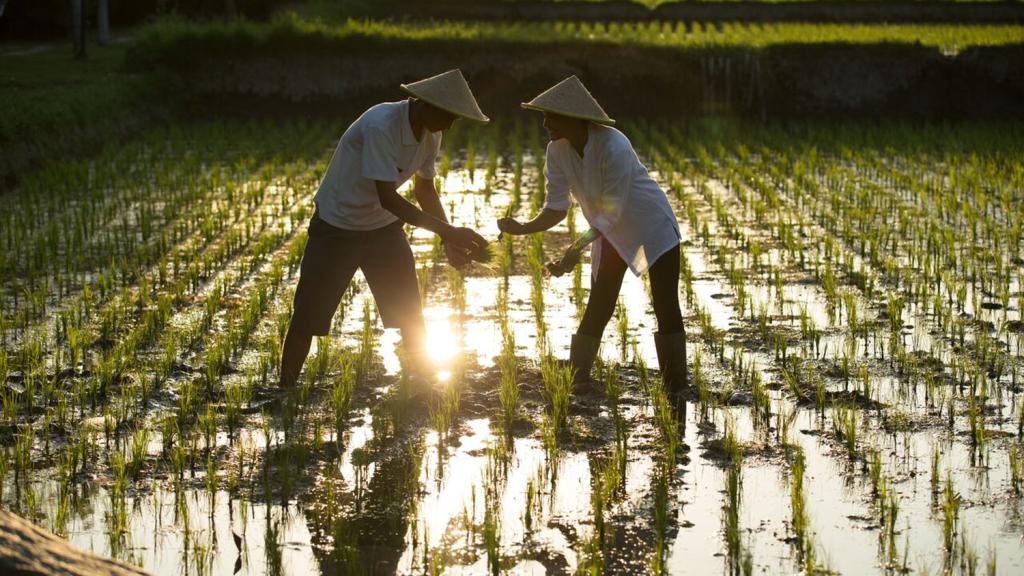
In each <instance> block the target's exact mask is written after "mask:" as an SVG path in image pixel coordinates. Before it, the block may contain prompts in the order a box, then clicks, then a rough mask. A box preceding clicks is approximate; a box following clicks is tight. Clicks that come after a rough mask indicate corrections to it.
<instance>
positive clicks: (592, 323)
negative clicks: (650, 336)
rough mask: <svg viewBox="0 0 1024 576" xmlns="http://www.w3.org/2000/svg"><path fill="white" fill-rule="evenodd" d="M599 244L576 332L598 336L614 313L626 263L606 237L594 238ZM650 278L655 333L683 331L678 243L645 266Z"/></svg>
mask: <svg viewBox="0 0 1024 576" xmlns="http://www.w3.org/2000/svg"><path fill="white" fill-rule="evenodd" d="M597 241H598V242H603V244H602V245H601V262H600V264H599V265H598V268H597V278H595V279H594V281H593V282H592V283H591V286H590V298H588V299H587V308H586V310H585V311H584V313H583V321H582V322H580V327H579V329H578V330H577V331H576V332H577V333H578V334H585V335H587V336H593V337H595V338H600V337H601V335H602V334H603V333H604V327H605V326H607V325H608V320H610V319H611V317H612V314H613V313H614V312H615V303H616V301H617V300H618V299H619V290H620V289H621V288H622V277H623V275H625V273H626V262H625V261H623V259H622V257H620V256H619V253H618V252H616V251H615V248H614V247H612V245H611V243H610V242H608V240H606V239H605V238H603V237H602V238H601V239H599V240H597ZM648 275H649V276H650V279H651V297H652V299H653V300H654V316H655V318H657V319H658V332H659V333H661V334H675V333H677V332H682V331H683V315H682V312H680V310H679V245H676V246H675V248H672V249H671V250H669V251H668V252H665V253H664V254H662V255H661V256H660V257H658V259H657V260H656V261H655V262H654V264H652V265H651V266H650V268H648Z"/></svg>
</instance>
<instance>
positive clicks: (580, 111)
mask: <svg viewBox="0 0 1024 576" xmlns="http://www.w3.org/2000/svg"><path fill="white" fill-rule="evenodd" d="M522 107H523V108H526V109H527V110H539V111H541V112H551V113H554V114H559V115H561V116H568V117H570V118H579V119H581V120H589V121H591V122H596V123H598V124H604V125H605V126H611V125H613V124H615V120H612V119H611V118H609V117H608V114H606V113H605V111H604V109H603V108H601V105H600V104H598V103H597V100H595V99H594V97H593V96H591V95H590V91H589V90H587V87H586V86H584V85H583V82H580V79H579V78H577V77H576V76H569V77H568V78H566V79H565V80H562V81H561V82H559V83H558V84H555V85H554V86H552V87H551V88H548V89H547V90H545V91H544V92H542V93H541V94H540V96H537V97H536V98H534V99H533V100H530V101H529V102H523V104H522Z"/></svg>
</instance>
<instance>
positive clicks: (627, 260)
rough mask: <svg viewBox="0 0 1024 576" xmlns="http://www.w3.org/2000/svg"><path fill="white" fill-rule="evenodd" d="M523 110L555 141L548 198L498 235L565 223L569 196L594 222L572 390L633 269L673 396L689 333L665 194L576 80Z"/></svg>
mask: <svg viewBox="0 0 1024 576" xmlns="http://www.w3.org/2000/svg"><path fill="white" fill-rule="evenodd" d="M523 108H527V109H530V110H538V111H541V112H543V113H544V128H545V129H547V131H548V134H549V136H550V138H551V142H550V143H548V148H547V157H546V160H545V163H544V177H545V179H546V181H547V184H546V187H547V199H546V202H545V205H544V210H543V211H541V213H540V214H539V215H537V217H536V218H534V219H533V220H531V221H529V222H525V223H520V222H517V221H516V220H514V219H512V218H502V219H500V220H499V221H498V228H499V229H501V230H502V231H503V232H505V233H508V234H531V233H534V232H541V231H543V230H547V229H549V228H551V227H552V226H554V225H556V224H558V223H559V222H561V221H562V219H564V218H565V215H566V212H567V211H568V209H569V202H570V196H571V197H572V198H573V199H575V201H576V202H577V203H578V204H579V205H580V208H581V209H582V211H583V216H584V217H585V218H586V219H587V221H588V222H589V223H590V226H591V230H590V231H589V232H588V233H587V235H585V237H593V238H595V240H594V243H593V248H592V259H591V260H592V262H591V267H592V278H591V289H590V296H589V298H588V299H587V307H586V311H585V312H584V314H583V320H582V321H581V322H580V326H579V328H578V329H577V331H576V334H575V335H574V336H573V337H572V344H571V347H570V351H569V360H570V363H571V364H572V367H573V369H574V370H575V379H576V381H577V383H584V382H589V379H590V368H591V366H592V365H593V362H594V357H595V356H596V355H597V351H598V347H599V346H600V343H601V335H602V333H603V332H604V328H605V326H606V325H607V324H608V320H609V319H610V318H611V316H612V312H613V311H614V309H615V302H616V300H617V299H618V296H619V289H620V288H621V286H622V277H623V274H625V271H626V268H629V269H630V270H632V271H633V273H634V274H636V275H637V276H639V275H641V274H643V273H644V272H647V273H649V275H650V281H651V295H652V299H653V300H654V314H655V316H656V317H657V320H658V332H657V333H655V335H654V341H655V345H656V348H657V353H658V362H659V364H660V366H661V371H662V378H663V381H664V382H665V384H666V389H667V390H668V391H670V392H672V393H674V394H675V395H676V396H677V397H679V396H680V395H681V394H682V392H683V391H684V389H685V388H686V386H687V372H686V333H685V332H684V330H683V320H682V314H681V313H680V310H679V241H680V234H679V225H678V224H677V222H676V217H675V214H673V212H672V208H671V206H669V203H668V199H667V198H666V197H665V193H664V192H663V191H662V190H661V187H659V186H658V184H657V183H656V182H655V181H654V180H653V179H652V178H651V177H650V175H648V173H647V169H646V168H644V166H643V164H641V163H640V160H639V158H637V155H636V152H634V150H633V146H632V144H630V142H629V139H628V138H626V136H625V135H624V134H623V133H622V132H620V131H618V130H616V129H615V128H612V125H613V124H614V123H615V121H614V120H612V119H611V118H609V117H608V115H607V114H605V112H604V110H603V109H602V108H601V106H600V105H599V104H598V103H597V101H596V100H594V98H593V96H591V95H590V92H589V91H587V89H586V88H585V87H584V86H583V84H582V83H581V82H580V81H579V79H578V78H576V77H575V76H571V77H569V78H566V79H565V80H563V81H562V82H560V83H558V84H557V85H555V86H554V87H552V88H550V89H549V90H547V91H545V92H544V93H542V94H541V95H539V96H537V97H536V98H534V99H533V100H532V101H531V102H528V103H524V104H523ZM576 255H577V256H578V252H576ZM570 260H571V258H570ZM574 263H575V262H570V264H574ZM556 273H557V272H556Z"/></svg>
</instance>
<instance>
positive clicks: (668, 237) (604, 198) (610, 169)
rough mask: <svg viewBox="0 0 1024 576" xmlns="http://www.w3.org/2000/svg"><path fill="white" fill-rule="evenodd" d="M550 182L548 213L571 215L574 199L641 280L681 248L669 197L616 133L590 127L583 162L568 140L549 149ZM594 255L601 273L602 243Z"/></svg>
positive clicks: (547, 168) (597, 244)
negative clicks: (672, 252) (675, 250)
mask: <svg viewBox="0 0 1024 576" xmlns="http://www.w3.org/2000/svg"><path fill="white" fill-rule="evenodd" d="M544 177H545V179H546V192H547V197H546V199H545V204H544V207H545V208H549V209H552V210H568V209H569V204H570V196H571V197H572V198H573V199H575V200H576V202H578V203H579V205H580V208H581V209H582V211H583V216H584V217H585V218H586V219H587V222H589V223H590V226H591V227H593V228H594V229H596V230H597V231H598V232H600V233H601V235H602V236H604V237H605V238H607V239H608V241H609V242H610V243H611V245H612V246H613V247H614V248H615V251H616V252H618V253H619V256H621V257H622V259H623V260H624V261H625V262H626V264H627V265H628V266H629V269H630V270H632V271H633V273H634V274H636V275H637V276H639V275H641V274H643V273H644V272H646V271H647V269H648V268H649V267H650V266H651V264H654V262H655V261H656V260H657V259H658V257H660V256H661V255H662V254H664V253H665V252H667V251H669V250H671V249H672V248H673V247H675V246H676V245H678V244H679V241H680V234H679V224H678V223H677V222H676V216H675V214H674V213H673V212H672V207H671V206H670V205H669V203H668V198H666V197H665V192H664V191H662V189H661V187H660V186H658V183H657V182H655V181H654V179H653V178H651V176H650V174H648V173H647V169H646V168H645V167H644V165H643V164H642V163H641V162H640V159H639V158H638V157H637V155H636V152H635V151H634V150H633V145H632V144H631V143H630V142H629V139H628V138H626V135H625V134H623V133H622V132H620V131H618V130H616V129H615V128H611V127H607V126H600V125H597V124H590V128H589V132H588V136H587V144H586V146H584V148H583V157H582V158H581V157H580V155H579V154H578V153H577V152H576V150H575V149H574V148H573V147H572V144H570V143H569V141H568V140H567V139H564V138H562V139H559V140H555V141H554V142H551V143H549V144H548V148H547V158H546V161H545V163H544ZM593 250H594V253H593V255H592V256H593V258H592V264H591V265H592V266H593V267H596V265H597V263H598V262H599V261H600V252H599V250H600V242H595V243H594V248H593ZM595 273H596V271H595Z"/></svg>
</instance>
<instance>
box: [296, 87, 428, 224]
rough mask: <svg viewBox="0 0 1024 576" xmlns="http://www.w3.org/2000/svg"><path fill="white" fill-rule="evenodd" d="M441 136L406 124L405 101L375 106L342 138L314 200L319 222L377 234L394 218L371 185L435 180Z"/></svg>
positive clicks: (407, 118)
mask: <svg viewBox="0 0 1024 576" xmlns="http://www.w3.org/2000/svg"><path fill="white" fill-rule="evenodd" d="M440 148H441V133H440V132H429V131H426V130H424V131H423V134H422V135H421V136H420V139H419V140H416V136H415V135H414V134H413V133H412V126H410V125H409V101H408V100H403V101H401V102H385V103H383V104H377V105H376V106H374V107H372V108H370V109H369V110H367V111H366V112H364V113H363V115H362V116H360V117H359V118H357V119H356V121H355V122H353V123H352V125H350V126H349V127H348V129H346V130H345V133H344V134H342V136H341V140H339V141H338V147H337V148H335V150H334V156H332V157H331V163H330V164H329V165H328V166H327V172H326V173H324V177H323V180H322V181H321V182H320V188H319V189H318V190H317V192H316V196H314V197H313V201H314V202H316V205H317V208H318V209H319V212H320V218H321V219H322V220H323V221H324V222H327V223H328V224H330V225H331V226H334V227H336V228H342V229H344V230H376V229H378V228H383V227H384V226H387V225H388V224H391V223H392V222H395V221H396V220H398V217H396V216H395V215H394V214H392V213H391V212H388V211H387V210H385V209H384V208H383V207H382V206H381V205H380V197H379V196H377V186H376V184H375V183H374V181H376V180H379V181H381V182H394V183H395V185H396V186H401V185H402V184H404V183H405V182H406V181H407V180H409V178H411V177H412V175H413V174H416V175H418V176H419V177H421V178H429V179H433V178H434V161H435V160H436V158H437V151H438V150H439V149H440Z"/></svg>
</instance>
